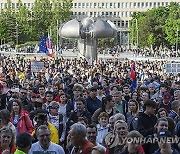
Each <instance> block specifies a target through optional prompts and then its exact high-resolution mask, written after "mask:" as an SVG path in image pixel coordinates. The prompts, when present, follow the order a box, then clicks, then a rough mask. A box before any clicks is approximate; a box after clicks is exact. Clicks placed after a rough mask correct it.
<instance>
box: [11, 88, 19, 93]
mask: <svg viewBox="0 0 180 154" xmlns="http://www.w3.org/2000/svg"><path fill="white" fill-rule="evenodd" d="M11 91H12V92H13V93H19V88H13V89H11Z"/></svg>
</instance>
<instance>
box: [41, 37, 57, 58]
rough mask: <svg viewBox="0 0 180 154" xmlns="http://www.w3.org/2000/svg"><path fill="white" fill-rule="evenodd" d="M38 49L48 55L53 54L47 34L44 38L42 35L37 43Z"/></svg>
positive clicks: (51, 55)
mask: <svg viewBox="0 0 180 154" xmlns="http://www.w3.org/2000/svg"><path fill="white" fill-rule="evenodd" d="M39 51H40V52H44V53H45V54H46V55H48V56H49V57H53V56H54V48H53V45H52V42H51V39H50V37H49V36H48V38H46V37H45V36H44V35H43V36H42V38H41V43H40V45H39Z"/></svg>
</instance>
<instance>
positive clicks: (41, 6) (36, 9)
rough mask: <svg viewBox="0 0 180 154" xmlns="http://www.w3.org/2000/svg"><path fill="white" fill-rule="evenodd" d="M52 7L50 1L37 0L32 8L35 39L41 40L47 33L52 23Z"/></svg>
mask: <svg viewBox="0 0 180 154" xmlns="http://www.w3.org/2000/svg"><path fill="white" fill-rule="evenodd" d="M51 9H52V5H51V3H50V1H49V0H41V1H40V0H36V1H35V2H34V6H33V8H32V27H34V33H35V34H36V36H35V38H36V39H40V38H41V36H42V35H43V34H45V33H47V31H48V28H49V26H50V24H51V22H52V11H51Z"/></svg>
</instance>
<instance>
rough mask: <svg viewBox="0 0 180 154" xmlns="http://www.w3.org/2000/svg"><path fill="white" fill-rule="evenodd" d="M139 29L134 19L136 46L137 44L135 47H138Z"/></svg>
mask: <svg viewBox="0 0 180 154" xmlns="http://www.w3.org/2000/svg"><path fill="white" fill-rule="evenodd" d="M138 39H139V30H138V21H137V19H136V46H137V49H138V44H139V40H138Z"/></svg>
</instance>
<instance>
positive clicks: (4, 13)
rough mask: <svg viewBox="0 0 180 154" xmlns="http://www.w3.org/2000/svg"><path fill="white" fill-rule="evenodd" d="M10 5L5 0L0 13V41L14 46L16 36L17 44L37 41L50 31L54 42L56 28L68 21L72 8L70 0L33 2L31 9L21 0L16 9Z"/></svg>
mask: <svg viewBox="0 0 180 154" xmlns="http://www.w3.org/2000/svg"><path fill="white" fill-rule="evenodd" d="M12 4H13V3H12V2H11V0H7V5H6V8H5V9H3V10H1V12H0V39H3V40H5V41H6V42H10V41H13V42H14V43H15V44H16V39H17V36H18V43H19V44H25V42H29V41H39V40H40V38H41V36H42V35H43V34H47V33H48V32H50V29H51V35H52V36H51V37H52V39H53V40H56V36H57V35H56V34H57V26H59V25H60V24H61V23H62V22H64V21H67V20H69V19H70V15H71V8H72V0H53V1H50V0H35V2H34V5H33V7H32V8H31V9H28V8H27V7H26V6H25V5H24V4H23V3H22V0H19V1H18V4H17V6H18V7H17V8H15V7H14V6H13V5H12ZM57 21H58V25H57ZM55 43H56V42H55ZM20 46H21V45H20Z"/></svg>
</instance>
